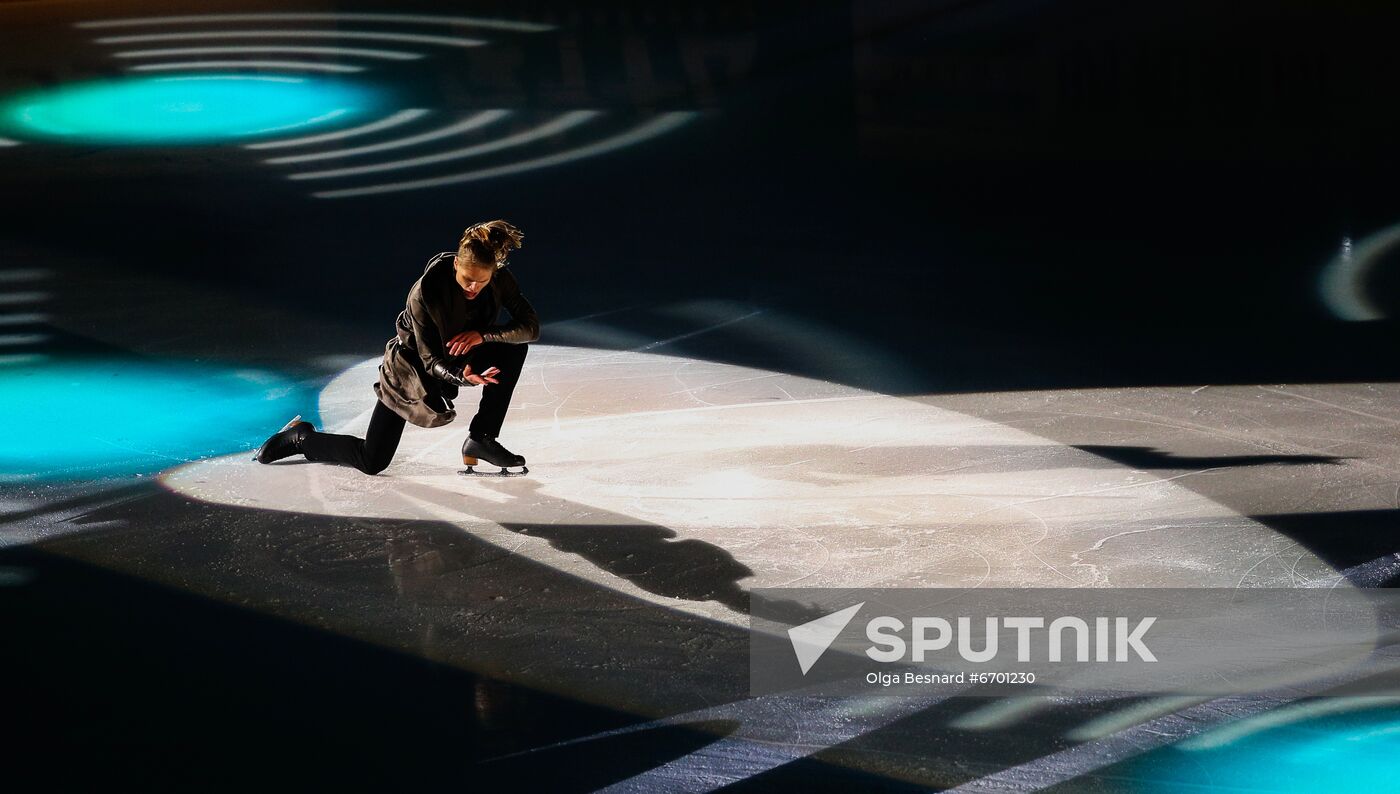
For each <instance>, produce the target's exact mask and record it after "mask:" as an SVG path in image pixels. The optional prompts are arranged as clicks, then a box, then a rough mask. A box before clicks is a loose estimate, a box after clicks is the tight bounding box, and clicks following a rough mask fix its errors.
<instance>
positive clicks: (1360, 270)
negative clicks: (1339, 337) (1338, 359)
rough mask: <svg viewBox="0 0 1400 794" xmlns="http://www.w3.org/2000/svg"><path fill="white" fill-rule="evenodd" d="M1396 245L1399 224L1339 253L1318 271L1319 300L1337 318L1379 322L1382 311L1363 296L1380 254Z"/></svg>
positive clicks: (1381, 317) (1365, 295) (1381, 255)
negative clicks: (1320, 297) (1319, 273)
mask: <svg viewBox="0 0 1400 794" xmlns="http://www.w3.org/2000/svg"><path fill="white" fill-rule="evenodd" d="M1396 245H1400V224H1396V225H1394V226H1391V227H1389V228H1386V229H1382V230H1380V231H1378V232H1376V233H1374V234H1371V235H1369V236H1367V237H1365V238H1363V239H1362V240H1361V241H1360V242H1358V243H1357V244H1356V246H1355V247H1354V248H1351V249H1349V250H1343V251H1342V252H1341V253H1339V254H1337V256H1336V257H1334V258H1333V259H1332V261H1331V262H1329V263H1328V264H1327V267H1326V268H1325V269H1324V270H1323V271H1322V277H1321V289H1322V301H1323V303H1325V304H1327V308H1328V309H1330V310H1331V311H1332V314H1334V315H1336V316H1337V317H1339V318H1340V319H1343V320H1350V321H1352V322H1366V321H1368V320H1383V319H1385V312H1383V311H1381V309H1380V307H1379V306H1377V305H1376V302H1375V301H1373V300H1372V299H1371V296H1370V295H1369V294H1368V293H1367V290H1366V287H1367V284H1366V282H1367V280H1368V279H1369V277H1370V273H1371V270H1372V269H1374V268H1375V265H1376V263H1377V262H1378V261H1380V259H1381V258H1382V257H1383V256H1384V254H1385V253H1386V252H1387V251H1389V250H1390V249H1391V248H1394V247H1395V246H1396Z"/></svg>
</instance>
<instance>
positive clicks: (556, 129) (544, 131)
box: [288, 110, 602, 180]
mask: <svg viewBox="0 0 1400 794" xmlns="http://www.w3.org/2000/svg"><path fill="white" fill-rule="evenodd" d="M601 115H602V113H601V111H597V110H571V111H569V112H568V113H565V114H563V115H562V116H560V117H559V118H557V119H555V120H553V121H550V122H547V123H545V124H541V125H539V126H538V127H531V128H530V129H528V130H525V131H524V132H520V133H516V134H515V135H509V136H507V137H505V138H499V139H497V140H494V141H488V142H486V143H479V144H477V145H475V146H468V147H467V148H465V149H454V150H452V151H450V152H439V153H437V154H427V155H423V156H422V157H413V158H410V159H408V160H394V161H392V162H388V163H375V164H374V165H361V166H356V167H354V168H336V169H332V170H330V171H308V172H305V173H301V174H292V175H291V176H290V177H288V178H289V179H298V180H301V179H332V178H335V177H343V176H357V175H359V174H376V173H379V172H381V171H398V170H400V169H403V168H417V167H418V166H423V165H433V164H434V163H445V162H447V161H449V160H461V159H463V158H466V157H475V156H477V155H479V154H487V153H489V152H498V151H500V150H502V149H509V148H512V147H515V146H524V145H525V144H527V143H534V142H535V141H538V140H542V139H544V138H548V137H550V136H552V135H558V134H559V133H561V132H564V131H565V130H568V129H572V128H573V127H577V126H578V125H580V124H583V123H585V122H588V121H591V120H593V119H595V118H597V117H598V116H601Z"/></svg>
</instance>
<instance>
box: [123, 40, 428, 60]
mask: <svg viewBox="0 0 1400 794" xmlns="http://www.w3.org/2000/svg"><path fill="white" fill-rule="evenodd" d="M265 53H284V54H286V55H343V56H349V57H352V58H378V59H380V60H384V61H416V60H419V59H420V58H422V57H423V54H422V53H419V52H400V51H399V50H367V49H362V48H359V47H292V46H282V45H280V44H269V45H261V44H258V45H253V46H248V47H171V48H169V49H164V50H127V51H126V52H114V53H112V57H114V58H171V57H175V56H181V57H183V56H186V55H198V56H204V55H259V54H265Z"/></svg>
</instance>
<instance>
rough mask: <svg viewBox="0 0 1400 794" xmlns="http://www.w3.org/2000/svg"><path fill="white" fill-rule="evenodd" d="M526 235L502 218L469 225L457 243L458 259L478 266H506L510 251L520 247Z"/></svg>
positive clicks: (498, 267)
mask: <svg viewBox="0 0 1400 794" xmlns="http://www.w3.org/2000/svg"><path fill="white" fill-rule="evenodd" d="M524 240H525V235H524V234H523V233H521V231H520V230H519V229H517V228H515V227H514V226H512V225H511V224H510V223H507V222H506V221H502V220H494V221H485V222H484V223H476V224H472V225H471V226H468V227H467V230H466V231H464V232H462V240H461V242H459V243H458V244H457V261H458V262H459V263H463V264H468V265H475V266H477V267H494V268H497V269H500V268H503V267H505V266H506V260H507V259H508V258H509V257H510V252H511V251H514V250H515V249H517V248H519V247H520V245H521V243H522V242H524Z"/></svg>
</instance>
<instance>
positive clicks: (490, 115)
mask: <svg viewBox="0 0 1400 794" xmlns="http://www.w3.org/2000/svg"><path fill="white" fill-rule="evenodd" d="M509 115H510V111H509V110H483V111H481V112H480V113H474V114H472V115H471V116H470V117H468V118H466V119H464V120H462V121H459V122H457V123H456V124H449V125H447V126H446V127H440V128H438V129H435V130H431V131H429V132H424V133H422V134H419V135H410V136H408V137H407V138H395V139H394V140H392V141H384V142H383V143H373V144H369V145H367V146H357V147H354V148H350V149H332V150H330V151H325V152H316V153H314V154H299V155H292V156H290V157H274V158H272V159H271V160H267V161H266V162H268V163H273V164H276V165H281V164H285V163H304V162H309V161H312V160H330V159H335V158H339V157H356V156H358V155H362V154H371V153H373V152H384V151H389V150H391V149H402V148H403V147H405V146H415V145H417V144H420V143H427V142H428V141H435V140H438V139H439V138H447V137H450V136H453V135H459V134H461V133H464V132H470V131H471V130H474V129H477V128H480V127H484V126H486V125H487V124H490V123H492V122H495V121H499V120H500V119H503V118H505V117H506V116H509Z"/></svg>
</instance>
